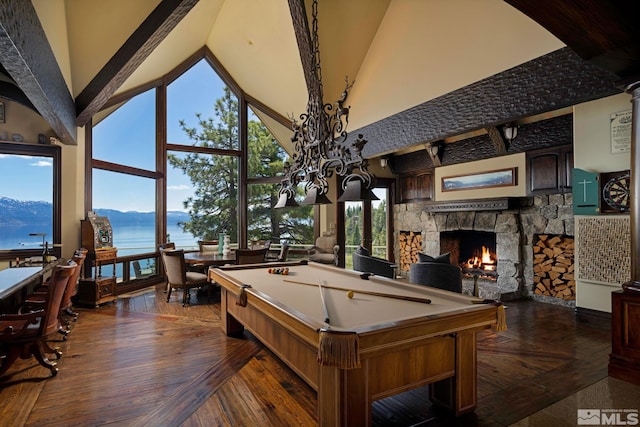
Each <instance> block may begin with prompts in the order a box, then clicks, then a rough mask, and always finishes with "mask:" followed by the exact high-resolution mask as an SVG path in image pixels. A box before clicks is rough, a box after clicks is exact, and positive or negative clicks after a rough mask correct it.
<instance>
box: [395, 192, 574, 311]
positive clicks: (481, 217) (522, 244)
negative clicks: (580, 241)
mask: <svg viewBox="0 0 640 427" xmlns="http://www.w3.org/2000/svg"><path fill="white" fill-rule="evenodd" d="M476 205H477V207H475V208H474V206H476ZM394 230H411V231H413V232H416V233H418V232H419V233H421V235H422V252H424V253H426V254H429V255H432V256H434V255H439V254H440V253H441V245H440V233H441V232H444V231H455V230H476V231H485V232H492V233H495V235H496V256H497V264H498V266H497V274H498V277H497V280H484V279H481V280H480V281H479V282H480V283H479V292H480V296H481V297H483V298H492V299H500V300H503V301H507V300H510V299H516V298H521V297H529V298H533V299H536V300H541V301H544V302H550V303H554V304H560V305H568V306H571V305H574V304H575V302H574V301H566V300H563V299H560V298H554V297H548V296H544V295H536V294H535V293H534V272H533V259H534V257H533V244H534V240H535V239H536V236H537V235H539V234H547V235H567V236H573V235H574V222H573V211H572V196H571V193H564V194H552V195H540V196H534V197H531V198H521V199H516V200H511V201H510V203H509V204H508V206H506V205H505V204H504V203H502V204H501V203H496V204H494V205H492V204H491V203H477V204H476V203H473V201H472V202H461V203H460V205H459V206H456V205H455V204H448V206H447V205H443V204H434V203H429V202H416V203H405V204H398V205H396V206H395V207H394ZM394 234H395V235H394V238H395V241H396V242H398V235H399V232H398V231H396V232H395V233H394ZM395 247H396V248H397V247H398V245H397V244H396V246H395ZM397 250H398V249H396V251H397ZM395 255H396V258H397V257H398V255H399V254H395ZM463 290H464V292H465V293H469V294H470V293H472V292H473V278H468V279H465V280H464V283H463Z"/></svg>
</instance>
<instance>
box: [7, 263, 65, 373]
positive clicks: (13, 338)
mask: <svg viewBox="0 0 640 427" xmlns="http://www.w3.org/2000/svg"><path fill="white" fill-rule="evenodd" d="M76 267H77V266H76V265H75V263H73V264H69V265H58V266H56V267H54V269H53V272H52V274H51V279H50V280H49V286H48V287H47V297H46V304H45V306H44V309H39V310H36V311H32V312H24V313H19V314H2V315H0V375H2V374H3V373H5V372H6V371H7V369H9V367H10V366H11V365H13V363H14V362H15V361H16V360H17V359H18V357H20V358H22V359H28V358H30V357H31V356H35V358H36V360H38V362H39V363H40V364H41V365H42V366H44V367H45V368H47V369H49V370H50V371H51V375H56V374H57V373H58V368H57V366H56V365H57V364H56V362H53V361H51V360H49V358H48V357H47V353H55V355H56V358H58V359H59V358H60V357H62V353H61V352H60V350H59V349H57V348H55V349H53V348H51V347H49V345H48V344H47V342H46V340H47V337H48V336H49V335H51V334H52V333H54V332H56V331H57V330H58V326H59V325H58V314H59V313H60V306H61V303H62V297H63V296H64V292H65V290H66V288H67V284H68V283H69V280H70V279H71V276H72V275H73V273H74V271H76Z"/></svg>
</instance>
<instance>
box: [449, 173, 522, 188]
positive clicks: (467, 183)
mask: <svg viewBox="0 0 640 427" xmlns="http://www.w3.org/2000/svg"><path fill="white" fill-rule="evenodd" d="M517 171H518V168H517V167H512V168H506V169H497V170H491V171H486V172H477V173H472V174H464V175H452V176H443V177H442V191H458V190H475V189H481V188H493V187H509V186H514V185H516V184H517V176H518V174H517Z"/></svg>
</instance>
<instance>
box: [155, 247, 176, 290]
mask: <svg viewBox="0 0 640 427" xmlns="http://www.w3.org/2000/svg"><path fill="white" fill-rule="evenodd" d="M175 248H176V244H175V243H173V242H165V243H160V244H159V245H158V251H160V253H162V251H163V250H164V249H171V250H173V249H175ZM161 257H162V256H161ZM164 292H165V293H167V292H169V282H167V288H166V289H165V290H164Z"/></svg>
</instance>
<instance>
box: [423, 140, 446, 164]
mask: <svg viewBox="0 0 640 427" xmlns="http://www.w3.org/2000/svg"><path fill="white" fill-rule="evenodd" d="M425 149H426V150H427V153H429V157H431V161H432V162H433V165H434V166H436V167H437V166H441V165H442V152H443V150H444V143H443V142H442V141H434V142H431V143H428V144H425Z"/></svg>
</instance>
